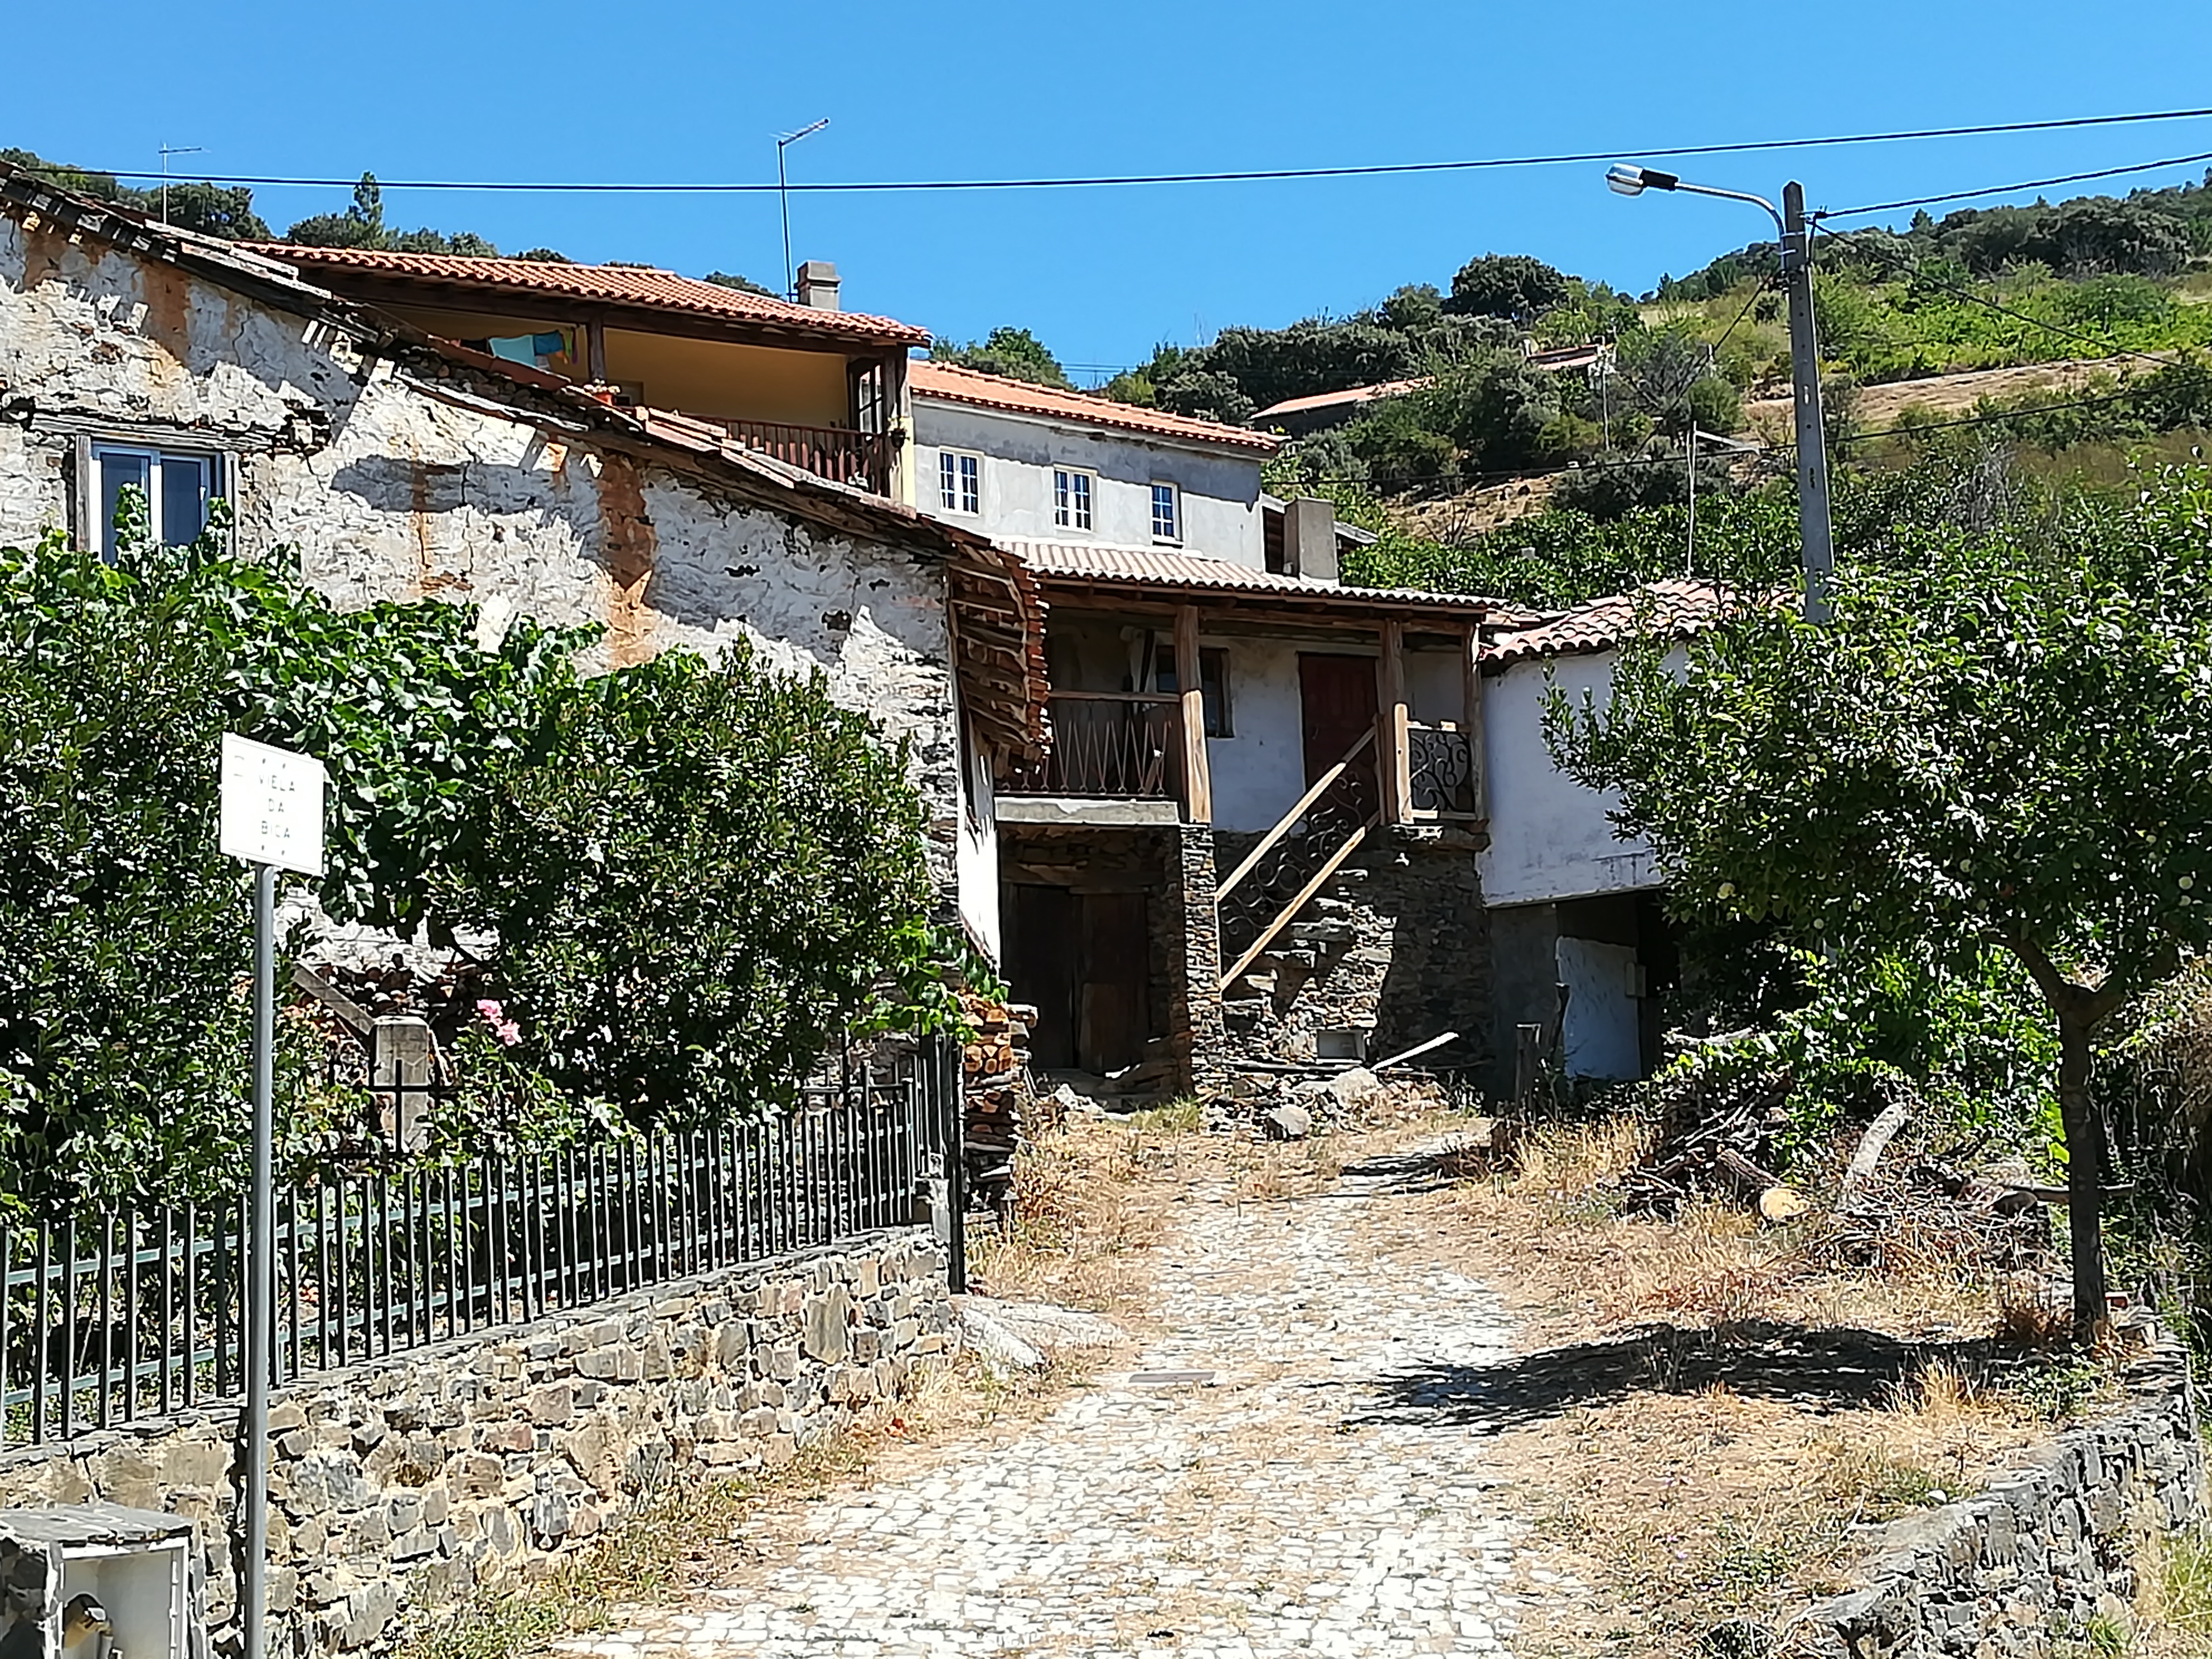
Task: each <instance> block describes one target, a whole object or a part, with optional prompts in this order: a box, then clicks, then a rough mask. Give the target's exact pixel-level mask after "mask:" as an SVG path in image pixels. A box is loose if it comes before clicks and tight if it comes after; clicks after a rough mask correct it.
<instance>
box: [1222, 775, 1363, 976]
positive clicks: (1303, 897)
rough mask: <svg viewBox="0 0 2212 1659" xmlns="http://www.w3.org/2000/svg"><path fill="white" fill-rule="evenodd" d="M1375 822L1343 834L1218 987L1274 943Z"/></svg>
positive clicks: (1352, 851)
mask: <svg viewBox="0 0 2212 1659" xmlns="http://www.w3.org/2000/svg"><path fill="white" fill-rule="evenodd" d="M1378 822H1380V820H1379V818H1372V817H1371V818H1370V819H1368V820H1367V822H1366V823H1363V824H1361V825H1360V826H1359V828H1358V829H1355V830H1353V831H1352V834H1351V835H1350V836H1346V839H1345V842H1344V845H1343V846H1341V847H1340V848H1337V849H1336V851H1334V853H1331V854H1329V855H1328V862H1327V863H1326V864H1324V865H1322V867H1321V868H1320V869H1318V870H1316V871H1315V872H1314V875H1313V879H1312V880H1311V881H1309V882H1308V883H1307V884H1305V885H1304V886H1303V887H1301V888H1299V889H1298V896H1297V897H1296V898H1294V899H1292V900H1291V902H1289V903H1288V904H1286V905H1285V906H1284V907H1283V908H1282V913H1281V914H1280V915H1278V916H1277V917H1276V918H1275V919H1274V920H1273V921H1271V922H1269V923H1268V924H1267V928H1266V930H1265V931H1264V932H1262V933H1261V935H1260V937H1259V938H1257V939H1254V940H1253V941H1252V945H1251V948H1250V949H1249V950H1248V951H1245V952H1244V954H1243V956H1241V957H1237V965H1236V966H1235V967H1234V968H1231V969H1230V970H1229V971H1228V972H1227V973H1225V974H1224V975H1222V976H1221V983H1220V985H1219V987H1218V989H1220V990H1224V991H1225V990H1227V989H1228V988H1229V987H1231V986H1232V985H1234V984H1235V983H1236V982H1237V976H1238V975H1241V974H1242V973H1243V971H1244V970H1245V969H1247V968H1249V967H1250V966H1251V965H1252V963H1254V962H1255V960H1257V959H1258V957H1259V955H1260V952H1261V951H1264V950H1266V949H1267V947H1268V945H1272V944H1273V943H1274V939H1275V935H1276V934H1278V933H1281V932H1282V931H1283V929H1284V928H1285V927H1289V926H1290V925H1291V917H1293V916H1295V915H1297V913H1298V912H1299V911H1301V910H1303V909H1304V908H1306V901H1307V900H1309V899H1310V898H1311V897H1313V896H1314V895H1315V894H1316V893H1318V892H1319V891H1321V890H1322V888H1323V887H1324V886H1326V885H1327V884H1328V878H1330V877H1331V876H1333V875H1334V874H1335V873H1336V872H1337V871H1338V870H1339V869H1340V868H1341V867H1342V866H1343V864H1344V861H1345V860H1346V859H1348V858H1350V857H1351V856H1352V854H1354V853H1356V852H1358V850H1359V843H1360V842H1363V841H1365V840H1366V839H1367V832H1368V831H1369V830H1370V829H1373V828H1374V827H1375V826H1376V823H1378Z"/></svg>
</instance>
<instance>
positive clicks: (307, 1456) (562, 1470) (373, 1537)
mask: <svg viewBox="0 0 2212 1659" xmlns="http://www.w3.org/2000/svg"><path fill="white" fill-rule="evenodd" d="M956 1332H957V1325H956V1323H955V1321H954V1318H953V1314H952V1308H951V1301H950V1298H949V1297H948V1296H947V1294H946V1291H945V1258H944V1255H943V1253H942V1251H941V1250H940V1249H939V1246H938V1245H937V1243H935V1241H934V1240H933V1239H932V1238H930V1237H927V1235H917V1234H914V1233H908V1232H900V1233H896V1234H887V1235H882V1236H879V1237H876V1238H873V1239H866V1240H861V1241H859V1242H856V1243H851V1244H848V1245H847V1246H846V1247H844V1248H843V1249H841V1250H839V1251H837V1252H835V1253H831V1254H824V1255H817V1256H813V1257H809V1258H798V1259H791V1260H786V1261H778V1262H771V1263H766V1264H761V1265H757V1266H755V1267H747V1268H743V1269H739V1270H737V1271H734V1272H728V1273H717V1274H714V1275H711V1276H707V1277H702V1278H700V1279H690V1280H686V1281H684V1282H681V1283H678V1284H676V1285H669V1286H665V1287H662V1288H661V1289H659V1290H658V1291H650V1292H641V1293H639V1294H638V1295H635V1296H633V1297H626V1298H623V1299H620V1300H617V1301H612V1302H608V1303H605V1304H601V1305H600V1306H599V1307H597V1308H593V1309H591V1310H583V1311H580V1312H577V1313H574V1314H564V1315H560V1316H553V1317H550V1318H548V1319H545V1320H542V1321H540V1322H537V1323H534V1324H532V1325H527V1326H520V1327H512V1328H505V1329H501V1330H496V1331H492V1332H489V1333H486V1334H482V1335H478V1336H475V1337H466V1338H462V1339H460V1340H456V1341H453V1342H448V1343H444V1344H441V1345H440V1346H436V1347H433V1348H426V1349H421V1350H417V1351H416V1352H410V1353H409V1354H406V1355H404V1356H401V1357H396V1358H392V1359H390V1360H386V1361H380V1362H376V1363H374V1364H365V1365H361V1366H356V1367H354V1368H352V1369H349V1370H343V1371H337V1372H331V1373H326V1374H325V1375H323V1376H319V1377H316V1378H313V1379H312V1380H310V1381H308V1382H306V1383H301V1384H300V1385H298V1386H296V1387H294V1388H291V1389H284V1390H281V1391H280V1392H279V1393H278V1394H277V1395H276V1399H275V1401H274V1402H273V1405H272V1407H271V1411H270V1430H271V1438H272V1448H271V1457H272V1464H273V1467H272V1472H271V1481H270V1492H271V1498H272V1504H271V1508H270V1560H271V1564H272V1570H271V1572H270V1601H271V1618H270V1631H271V1636H272V1646H271V1651H272V1652H275V1653H283V1654H291V1655H308V1654H320V1653H330V1652H337V1651H343V1650H356V1649H362V1648H370V1647H386V1646H389V1645H390V1644H391V1643H392V1641H393V1640H395V1639H397V1638H398V1635H399V1634H400V1633H401V1632H402V1631H403V1630H404V1629H405V1628H407V1627H408V1626H410V1624H413V1623H417V1622H421V1621H422V1620H435V1619H436V1618H437V1617H438V1616H439V1611H440V1609H441V1608H446V1607H451V1606H452V1605H453V1604H454V1603H455V1602H456V1601H459V1599H460V1598H461V1597H462V1596H463V1595H465V1594H466V1593H467V1591H468V1590H469V1589H471V1587H472V1586H474V1585H475V1584H477V1583H479V1582H481V1581H483V1580H484V1579H485V1578H487V1577H492V1576H496V1575H501V1574H506V1573H515V1572H520V1573H527V1572H529V1571H531V1570H532V1569H533V1568H537V1567H541V1566H542V1565H544V1564H546V1563H548V1562H550V1560H551V1559H553V1558H555V1557H557V1556H558V1555H559V1554H561V1553H562V1552H564V1551H567V1550H569V1549H571V1548H573V1547H576V1546H578V1545H580V1544H581V1543H583V1542H585V1541H586V1540H588V1539H590V1538H592V1536H594V1535H595V1534H598V1533H599V1531H600V1530H601V1529H602V1528H604V1527H605V1526H606V1525H608V1524H609V1523H610V1522H612V1521H614V1520H615V1519H617V1517H618V1516H619V1514H620V1512H621V1510H622V1509H623V1505H624V1504H627V1503H629V1502H630V1501H632V1500H634V1499H635V1498H636V1497H638V1496H639V1495H640V1494H641V1493H645V1492H656V1491H660V1490H664V1489H665V1488H666V1487H667V1486H669V1485H670V1484H671V1483H672V1482H677V1481H682V1480H693V1479H696V1478H698V1477H699V1476H701V1475H702V1474H712V1473H714V1472H717V1471H736V1470H742V1469H745V1468H760V1467H763V1466H774V1465H775V1464H777V1463H780V1462H784V1461H787V1459H789V1458H790V1457H791V1455H793V1452H794V1451H795V1450H796V1449H798V1448H799V1447H801V1446H805V1445H807V1444H810V1443H813V1442H815V1441H817V1440H819V1439H821V1438H823V1437H825V1436H828V1435H829V1434H832V1433H834V1432H836V1431H837V1430H838V1429H840V1428H841V1427H842V1426H844V1425H846V1424H848V1423H849V1422H850V1421H851V1420H852V1419H853V1417H854V1414H855V1413H857V1412H858V1411H860V1409H862V1408H864V1407H866V1405H867V1404H868V1403H869V1402H870V1401H878V1400H884V1399H889V1398H891V1397H893V1396H895V1395H897V1394H899V1393H900V1392H902V1390H904V1389H906V1388H908V1385H909V1384H910V1383H913V1382H914V1381H915V1379H916V1378H917V1376H918V1375H919V1374H920V1373H921V1372H922V1371H923V1370H926V1369H927V1367H929V1366H931V1365H933V1364H937V1363H939V1361H940V1359H941V1358H942V1357H943V1356H944V1355H945V1353H946V1352H948V1350H949V1349H950V1348H951V1347H952V1346H954V1345H955V1343H956V1341H957V1336H956ZM239 1433H240V1418H239V1413H238V1411H237V1410H236V1408H235V1407H231V1408H228V1409H224V1410H219V1411H217V1410H210V1411H205V1412H201V1413H193V1414H189V1415H185V1416H182V1417H178V1418H173V1419H166V1420H164V1421H161V1422H159V1423H151V1424H145V1425H137V1426H134V1427H133V1428H131V1429H127V1430H123V1431H112V1432H108V1433H103V1434H96V1435H88V1436H84V1437H80V1438H78V1439H76V1440H73V1441H70V1442H69V1443H66V1444H65V1445H62V1446H55V1447H34V1448H30V1449H24V1450H21V1451H17V1452H15V1453H12V1454H9V1455H6V1456H5V1457H0V1505H13V1506H27V1505H38V1504H61V1503H77V1502H82V1501H84V1500H86V1499H88V1498H100V1499H104V1500H106V1501H109V1502H112V1503H118V1504H129V1505H131V1506H133V1507H136V1508H141V1509H149V1510H168V1511H170V1512H173V1513H174V1514H177V1515H180V1516H186V1517H188V1518H189V1519H191V1521H192V1522H194V1523H195V1524H196V1526H197V1533H198V1546H199V1550H200V1561H199V1569H200V1577H201V1579H202V1582H203V1583H204V1587H205V1595H206V1600H207V1603H208V1612H209V1615H210V1626H212V1627H213V1629H214V1632H215V1635H216V1648H217V1650H219V1651H222V1650H227V1651H231V1652H234V1651H235V1649H236V1642H237V1630H236V1626H235V1623H234V1620H235V1615H236V1608H237V1595H238V1576H237V1563H236V1556H235V1554H234V1551H235V1548H236V1540H235V1534H234V1528H235V1527H236V1526H237V1524H238V1510H237V1481H236V1464H235V1454H236V1443H237V1436H238V1434H239Z"/></svg>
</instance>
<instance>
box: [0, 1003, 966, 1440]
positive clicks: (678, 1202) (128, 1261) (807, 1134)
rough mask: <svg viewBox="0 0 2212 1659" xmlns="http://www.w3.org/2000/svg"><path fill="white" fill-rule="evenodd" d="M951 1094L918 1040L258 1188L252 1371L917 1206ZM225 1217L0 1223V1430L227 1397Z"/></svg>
mask: <svg viewBox="0 0 2212 1659" xmlns="http://www.w3.org/2000/svg"><path fill="white" fill-rule="evenodd" d="M958 1094H959V1071H958V1060H957V1049H951V1050H950V1051H949V1053H948V1049H947V1047H946V1046H945V1045H941V1044H939V1045H931V1046H930V1047H928V1048H924V1049H923V1050H921V1052H920V1053H918V1054H913V1055H910V1056H907V1057H905V1058H903V1059H902V1060H899V1061H898V1062H896V1063H895V1064H890V1065H886V1066H878V1067H876V1068H874V1069H869V1068H865V1067H860V1066H852V1065H848V1066H843V1067H841V1068H840V1075H839V1076H837V1077H836V1078H835V1079H829V1080H823V1081H817V1083H815V1084H813V1085H809V1086H808V1088H807V1089H806V1090H805V1091H804V1093H803V1095H802V1097H801V1102H800V1104H799V1106H798V1107H796V1108H795V1109H793V1111H791V1112H790V1113H789V1114H788V1115H783V1116H780V1117H777V1118H775V1119H772V1120H769V1121H759V1122H753V1123H744V1124H723V1125H720V1126H717V1127H710V1128H702V1129H699V1130H696V1131H690V1132H676V1133H665V1134H661V1135H659V1136H656V1137H652V1138H641V1139H623V1140H613V1139H610V1140H606V1141H602V1142H599V1143H596V1144H593V1145H590V1146H578V1147H573V1148H569V1149H568V1150H565V1151H561V1152H550V1153H544V1154H539V1155H531V1156H520V1157H496V1156H493V1157H484V1158H477V1159H474V1160H472V1161H469V1162H466V1163H462V1164H443V1165H435V1166H423V1165H416V1166H414V1167H401V1168H397V1169H392V1170H352V1171H345V1170H332V1171H328V1172H325V1174H323V1175H321V1176H319V1177H317V1178H315V1179H313V1180H312V1181H310V1182H306V1183H304V1184H301V1185H299V1186H297V1187H295V1188H290V1189H287V1190H280V1192H279V1193H278V1194H277V1200H276V1233H275V1237H274V1240H273V1244H272V1250H273V1255H274V1265H275V1273H276V1341H275V1347H274V1352H273V1353H272V1355H271V1372H272V1376H271V1381H272V1382H275V1383H285V1382H289V1381H292V1380H294V1379H295V1378H298V1377H301V1376H307V1375H309V1374H311V1373H313V1372H315V1371H318V1370H327V1369H331V1368H333V1367H337V1366H343V1365H349V1364H356V1363H359V1362H361V1361H362V1360H367V1359H372V1358H380V1357H382V1356H384V1355H386V1354H392V1353H398V1352H403V1351H404V1350H407V1349H410V1348H419V1347H422V1346H426V1345H428V1344H429V1343H433V1342H437V1341H441V1340H444V1339H446V1338H448V1337H453V1336H459V1335H465V1334H468V1333H470V1332H471V1331H477V1330H482V1329H484V1328H489V1327H494V1326H499V1325H506V1324H513V1323H520V1322H526V1321H529V1320H532V1319H536V1318H538V1317H540V1316H543V1315H544V1314H547V1313H550V1312H553V1311H556V1310H562V1309H570V1308H581V1307H586V1306H588V1305H589V1304H592V1303H595V1302H599V1301H604V1300H605V1299H606V1298H608V1297H615V1296H620V1295H623V1293H625V1292H627V1291H635V1290H638V1289H641V1288H643V1287H646V1286H649V1285H663V1284H667V1283H669V1282H671V1281H672V1280H676V1279H683V1278H685V1277H687V1276H689V1275H691V1274H694V1273H702V1272H706V1271H708V1270H711V1269H714V1268H720V1267H735V1266H738V1265H741V1264H743V1263H745V1262H749V1261H763V1260H766V1259H769V1258H771V1257H775V1256H780V1255H789V1254H791V1253H793V1252H795V1251H799V1250H804V1249H811V1248H816V1247H820V1246H824V1245H829V1244H834V1243H837V1242H838V1241H840V1240H842V1239H846V1238H850V1237H854V1236H857V1235H860V1234H863V1233H867V1232H871V1231H876V1230H878V1229H881V1228H890V1227H899V1226H904V1225H910V1224H912V1223H913V1222H914V1221H915V1220H916V1218H917V1217H921V1218H927V1215H928V1213H929V1212H928V1210H927V1208H926V1207H924V1208H918V1206H921V1205H922V1204H923V1202H924V1200H923V1197H922V1195H923V1194H925V1192H926V1191H927V1188H928V1187H929V1184H930V1182H931V1181H932V1179H935V1180H937V1181H940V1182H941V1181H943V1180H944V1179H945V1177H946V1176H948V1175H951V1176H952V1177H953V1183H954V1186H953V1190H954V1192H955V1194H957V1165H958V1164H959V1159H958V1158H947V1157H946V1155H945V1154H946V1152H947V1149H948V1148H949V1147H950V1146H952V1145H954V1144H955V1140H956V1137H957V1133H958V1130H957V1122H958V1117H957V1113H958ZM940 1190H942V1189H941V1188H940ZM939 1201H940V1203H941V1202H942V1200H939ZM246 1224H247V1216H246V1194H243V1193H241V1194H240V1195H239V1196H238V1197H237V1198H236V1199H235V1200H230V1201H227V1202H224V1203H222V1204H219V1205H213V1206H206V1205H202V1206H184V1207H182V1208H178V1209H162V1210H140V1209H137V1208H131V1207H124V1208H119V1209H116V1210H112V1211H108V1212H86V1213H82V1214H79V1215H76V1216H72V1217H70V1218H67V1219H65V1220H63V1221H60V1222H58V1223H53V1224H49V1225H43V1226H40V1227H37V1228H20V1227H19V1228H15V1229H9V1228H6V1227H0V1289H3V1290H4V1293H0V1446H6V1445H15V1444H21V1443H27V1442H39V1441H46V1440H54V1439H64V1440H66V1439H69V1438H70V1437H73V1436H76V1435H78V1434H82V1433H85V1432H87V1431H93V1430H98V1429H105V1428H108V1427H110V1426H112V1425H119V1424H124V1423H129V1422H131V1421H133V1420H135V1419H142V1418H152V1417H160V1416H165V1415H167V1414H168V1413H173V1412H176V1411H179V1410H186V1409H190V1408H191V1407H197V1406H204V1405H213V1404H217V1403H221V1402H223V1401H229V1400H231V1399H234V1398H236V1397H239V1396H241V1395H243V1394H244V1391H245V1387H246V1382H245V1369H246V1368H245V1354H246V1283H247V1279H246V1272H247V1261H246V1257H247V1239H248V1237H249V1233H248V1229H247V1225H246ZM956 1275H957V1264H956Z"/></svg>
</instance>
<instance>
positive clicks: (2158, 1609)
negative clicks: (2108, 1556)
mask: <svg viewBox="0 0 2212 1659" xmlns="http://www.w3.org/2000/svg"><path fill="white" fill-rule="evenodd" d="M2143 1566H2144V1569H2145V1571H2143V1573H2142V1593H2141V1594H2140V1595H2138V1596H2137V1598H2136V1643H2135V1645H2134V1646H2133V1647H2132V1649H2131V1650H2130V1651H2131V1652H2133V1653H2136V1654H2137V1655H2140V1656H2142V1659H2212V1532H2208V1531H2206V1530H2205V1529H2204V1528H2197V1529H2195V1530H2192V1531H2190V1532H2185V1533H2179V1534H2173V1535H2172V1536H2169V1537H2164V1538H2158V1539H2155V1540H2154V1541H2153V1543H2152V1544H2151V1546H2150V1548H2149V1551H2148V1559H2146V1560H2145V1561H2144V1563H2143Z"/></svg>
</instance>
